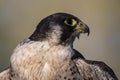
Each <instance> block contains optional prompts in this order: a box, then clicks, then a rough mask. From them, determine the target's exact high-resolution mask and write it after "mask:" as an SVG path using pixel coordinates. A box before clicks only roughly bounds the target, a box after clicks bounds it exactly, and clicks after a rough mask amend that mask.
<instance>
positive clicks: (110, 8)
mask: <svg viewBox="0 0 120 80" xmlns="http://www.w3.org/2000/svg"><path fill="white" fill-rule="evenodd" d="M56 12H67V13H71V14H73V15H75V16H77V17H79V18H80V19H81V20H82V21H83V22H85V23H86V24H87V25H88V26H89V27H90V30H91V34H90V36H89V37H88V36H87V35H81V37H80V40H77V39H76V41H75V45H74V47H75V48H77V50H79V51H80V52H81V53H82V54H83V55H84V56H85V57H86V58H87V59H90V60H98V61H104V62H105V63H106V64H107V65H109V66H110V67H111V68H112V69H113V70H114V72H115V74H116V75H117V77H118V78H119V79H120V0H69V1H68V0H51V1H49V0H0V71H2V70H3V69H5V68H7V67H8V66H9V65H10V60H9V59H10V55H11V54H12V51H13V49H14V48H15V47H16V45H17V44H18V43H19V42H20V41H22V40H23V39H25V38H27V37H29V36H30V35H31V34H32V32H33V31H34V30H35V27H36V26H37V24H38V23H39V22H40V20H41V19H43V18H44V17H46V16H48V15H50V14H53V13H56Z"/></svg>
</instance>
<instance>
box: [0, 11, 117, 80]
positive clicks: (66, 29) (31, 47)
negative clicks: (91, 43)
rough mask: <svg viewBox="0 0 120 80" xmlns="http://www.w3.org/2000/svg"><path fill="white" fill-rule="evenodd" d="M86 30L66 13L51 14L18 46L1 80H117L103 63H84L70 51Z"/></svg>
mask: <svg viewBox="0 0 120 80" xmlns="http://www.w3.org/2000/svg"><path fill="white" fill-rule="evenodd" d="M82 33H87V34H88V35H89V33H90V30H89V27H88V26H87V25H86V24H85V23H83V22H82V21H81V20H80V19H79V18H77V17H75V16H74V15H71V14H68V13H55V14H52V15H50V16H48V17H46V18H44V19H43V20H41V22H40V23H39V24H38V26H37V27H36V30H35V31H34V33H33V34H32V35H31V36H30V37H28V38H27V39H25V40H23V41H22V42H20V43H19V44H18V46H17V47H16V48H15V49H14V51H13V54H12V55H11V58H10V64H11V65H10V67H9V68H8V69H6V70H4V71H3V72H1V73H0V80H118V79H117V77H116V75H115V74H114V72H113V70H112V69H111V68H110V67H108V66H107V65H106V64H105V63H104V62H99V61H92V60H87V59H85V58H84V57H83V55H82V54H81V53H80V52H78V51H77V50H76V49H74V47H73V42H74V40H75V39H76V38H79V36H80V34H82Z"/></svg>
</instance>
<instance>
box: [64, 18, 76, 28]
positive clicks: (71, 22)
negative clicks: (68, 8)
mask: <svg viewBox="0 0 120 80" xmlns="http://www.w3.org/2000/svg"><path fill="white" fill-rule="evenodd" d="M64 23H65V24H66V25H69V26H75V25H77V21H76V20H75V19H73V18H68V19H66V20H65V21H64Z"/></svg>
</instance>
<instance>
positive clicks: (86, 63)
mask: <svg viewBox="0 0 120 80" xmlns="http://www.w3.org/2000/svg"><path fill="white" fill-rule="evenodd" d="M80 55H81V54H80V53H79V52H78V51H75V54H74V55H73V56H74V57H73V61H74V62H75V64H76V67H77V68H78V71H79V72H80V74H81V75H83V78H86V79H90V78H91V79H94V80H97V79H101V78H102V79H103V78H104V79H105V80H108V79H112V80H118V79H117V77H116V75H115V73H114V72H113V70H112V69H111V68H110V67H109V66H108V65H107V64H105V63H104V62H102V61H92V60H86V59H85V58H84V57H83V58H81V56H80Z"/></svg>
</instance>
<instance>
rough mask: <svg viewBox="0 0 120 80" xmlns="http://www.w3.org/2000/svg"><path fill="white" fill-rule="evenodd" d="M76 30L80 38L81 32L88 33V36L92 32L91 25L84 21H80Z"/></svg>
mask: <svg viewBox="0 0 120 80" xmlns="http://www.w3.org/2000/svg"><path fill="white" fill-rule="evenodd" d="M75 32H77V33H78V35H77V37H78V38H79V34H80V33H87V34H88V36H89V34H90V30H89V27H88V26H87V25H86V24H85V23H83V22H79V23H78V25H77V26H76V28H75Z"/></svg>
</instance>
